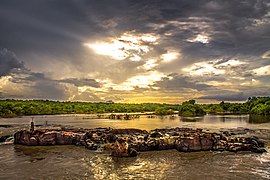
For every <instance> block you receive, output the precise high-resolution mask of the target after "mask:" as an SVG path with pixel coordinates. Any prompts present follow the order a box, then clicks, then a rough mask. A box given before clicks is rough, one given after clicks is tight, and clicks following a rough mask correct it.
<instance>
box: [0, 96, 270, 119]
mask: <svg viewBox="0 0 270 180" xmlns="http://www.w3.org/2000/svg"><path fill="white" fill-rule="evenodd" d="M135 112H153V113H154V114H156V115H172V114H175V113H176V112H178V114H179V115H181V116H201V115H205V114H252V115H265V116H269V115H270V97H250V98H248V100H247V101H246V102H244V103H230V102H224V101H222V102H220V103H218V104H196V101H195V100H193V99H192V100H189V101H186V102H183V103H182V104H159V103H142V104H128V103H113V102H109V103H108V102H99V103H97V102H68V101H66V102H61V101H50V100H14V99H6V100H0V116H1V117H16V116H25V115H56V114H94V113H135Z"/></svg>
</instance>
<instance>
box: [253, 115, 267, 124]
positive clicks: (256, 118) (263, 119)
mask: <svg viewBox="0 0 270 180" xmlns="http://www.w3.org/2000/svg"><path fill="white" fill-rule="evenodd" d="M248 122H249V123H252V124H260V123H269V122H270V116H261V115H250V116H249V121H248Z"/></svg>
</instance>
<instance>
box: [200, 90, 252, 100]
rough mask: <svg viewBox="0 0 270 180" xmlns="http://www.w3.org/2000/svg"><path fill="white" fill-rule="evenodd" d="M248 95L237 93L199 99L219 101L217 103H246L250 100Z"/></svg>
mask: <svg viewBox="0 0 270 180" xmlns="http://www.w3.org/2000/svg"><path fill="white" fill-rule="evenodd" d="M248 97H249V96H248V95H245V94H244V93H243V92H239V93H238V92H237V93H228V94H225V95H224V94H219V95H209V96H202V97H200V98H198V99H208V100H217V101H245V100H247V99H248Z"/></svg>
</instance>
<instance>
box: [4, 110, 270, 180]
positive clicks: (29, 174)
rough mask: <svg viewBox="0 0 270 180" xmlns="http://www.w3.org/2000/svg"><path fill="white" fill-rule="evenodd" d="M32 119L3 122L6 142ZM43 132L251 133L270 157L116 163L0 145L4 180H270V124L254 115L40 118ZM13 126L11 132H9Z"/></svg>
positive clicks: (71, 152)
mask: <svg viewBox="0 0 270 180" xmlns="http://www.w3.org/2000/svg"><path fill="white" fill-rule="evenodd" d="M30 120H31V118H30V117H22V118H9V119H5V118H2V119H0V136H2V135H6V134H11V133H14V132H15V131H16V130H19V129H24V128H28V127H29V122H30ZM34 121H35V124H36V125H45V124H46V126H40V128H45V127H46V128H47V127H53V128H55V127H57V126H59V125H62V126H68V127H81V128H96V127H112V128H140V129H145V130H150V129H155V128H169V127H190V128H204V129H209V130H210V131H218V130H220V129H221V128H224V129H232V128H233V129H234V128H238V129H240V130H241V128H249V129H252V130H255V131H253V134H254V135H256V136H258V137H259V138H261V139H262V140H264V141H265V142H266V150H267V151H268V152H267V153H263V154H256V153H251V152H238V153H232V152H192V153H182V152H178V151H176V150H165V151H150V152H142V153H141V154H140V155H139V156H138V157H133V158H118V159H117V158H113V157H111V156H109V154H108V152H95V151H91V150H88V149H85V148H84V147H76V146H46V147H37V146H36V147H28V146H21V145H13V144H12V143H2V144H1V145H0V179H191V180H193V179H200V180H201V179H219V180H220V179H233V180H234V179H270V119H269V118H263V117H250V116H248V115H237V116H236V115H206V116H204V117H192V118H183V117H178V116H176V117H174V118H170V117H156V118H148V117H147V116H141V117H140V118H139V119H134V120H110V119H95V118H93V116H91V115H52V116H34ZM7 125H9V126H7Z"/></svg>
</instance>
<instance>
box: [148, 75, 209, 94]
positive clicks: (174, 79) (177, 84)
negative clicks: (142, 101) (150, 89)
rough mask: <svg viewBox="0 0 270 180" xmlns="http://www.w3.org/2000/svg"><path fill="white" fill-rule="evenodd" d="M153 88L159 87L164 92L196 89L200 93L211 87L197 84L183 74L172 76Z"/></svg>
mask: <svg viewBox="0 0 270 180" xmlns="http://www.w3.org/2000/svg"><path fill="white" fill-rule="evenodd" d="M153 86H156V87H159V88H161V89H163V90H180V89H185V88H189V89H196V90H198V91H201V90H205V89H207V88H209V87H211V86H209V85H206V84H202V83H200V82H196V81H194V80H192V79H191V78H189V77H186V76H183V75H181V74H176V73H174V74H170V75H169V76H168V77H164V78H162V79H161V80H160V81H157V82H156V83H155V84H154V85H153Z"/></svg>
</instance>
